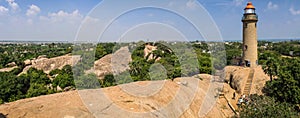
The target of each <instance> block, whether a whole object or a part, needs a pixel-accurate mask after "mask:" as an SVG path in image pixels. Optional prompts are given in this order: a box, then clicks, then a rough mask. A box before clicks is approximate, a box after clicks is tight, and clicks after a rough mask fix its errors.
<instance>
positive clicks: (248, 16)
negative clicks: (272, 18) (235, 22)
mask: <svg viewBox="0 0 300 118" xmlns="http://www.w3.org/2000/svg"><path fill="white" fill-rule="evenodd" d="M257 19H258V16H257V15H244V16H243V17H242V20H257Z"/></svg>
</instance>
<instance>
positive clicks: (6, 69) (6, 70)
mask: <svg viewBox="0 0 300 118" xmlns="http://www.w3.org/2000/svg"><path fill="white" fill-rule="evenodd" d="M15 68H18V66H14V67H9V68H1V69H0V72H9V71H12V70H13V69H15Z"/></svg>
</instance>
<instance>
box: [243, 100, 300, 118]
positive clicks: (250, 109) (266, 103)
mask: <svg viewBox="0 0 300 118" xmlns="http://www.w3.org/2000/svg"><path fill="white" fill-rule="evenodd" d="M240 109H241V110H240V112H239V114H240V117H241V118H298V117H299V114H298V113H297V111H296V110H295V106H294V105H292V104H289V103H286V102H283V103H281V102H276V101H275V99H274V98H272V97H268V96H262V95H260V96H259V95H251V96H250V102H249V104H246V105H245V106H242V107H241V108H240Z"/></svg>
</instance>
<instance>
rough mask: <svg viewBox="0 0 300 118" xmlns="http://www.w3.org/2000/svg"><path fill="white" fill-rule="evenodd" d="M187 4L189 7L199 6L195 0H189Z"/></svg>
mask: <svg viewBox="0 0 300 118" xmlns="http://www.w3.org/2000/svg"><path fill="white" fill-rule="evenodd" d="M186 6H187V8H189V9H195V8H196V7H197V3H196V1H195V0H189V1H188V2H187V3H186Z"/></svg>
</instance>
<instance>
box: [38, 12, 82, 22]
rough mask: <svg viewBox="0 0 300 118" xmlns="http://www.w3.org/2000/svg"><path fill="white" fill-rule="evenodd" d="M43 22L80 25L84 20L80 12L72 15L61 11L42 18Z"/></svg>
mask: <svg viewBox="0 0 300 118" xmlns="http://www.w3.org/2000/svg"><path fill="white" fill-rule="evenodd" d="M40 19H41V20H50V21H51V22H69V23H78V22H80V21H81V20H82V19H83V16H82V15H81V14H80V13H79V10H74V11H73V12H71V13H68V12H65V11H63V10H60V11H58V12H56V13H49V14H48V16H47V17H46V16H41V17H40Z"/></svg>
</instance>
